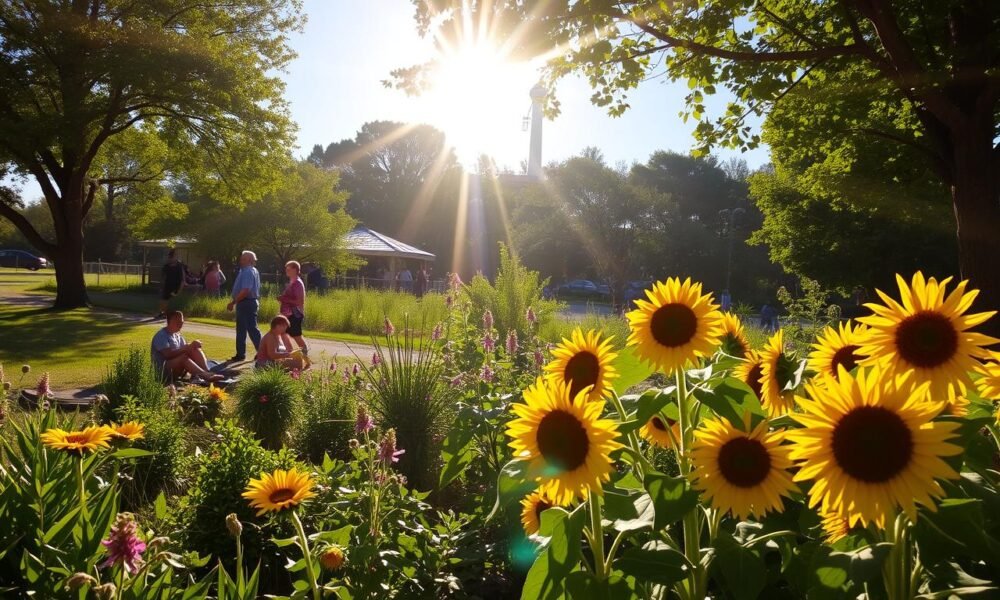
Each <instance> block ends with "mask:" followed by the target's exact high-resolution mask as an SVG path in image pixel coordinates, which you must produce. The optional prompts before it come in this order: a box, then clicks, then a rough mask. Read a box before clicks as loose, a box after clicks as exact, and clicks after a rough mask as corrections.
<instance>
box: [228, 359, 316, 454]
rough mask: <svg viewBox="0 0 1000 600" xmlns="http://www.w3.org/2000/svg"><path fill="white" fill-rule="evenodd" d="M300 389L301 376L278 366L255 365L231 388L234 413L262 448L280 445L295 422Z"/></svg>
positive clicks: (301, 387)
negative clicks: (234, 398) (257, 367)
mask: <svg viewBox="0 0 1000 600" xmlns="http://www.w3.org/2000/svg"><path fill="white" fill-rule="evenodd" d="M302 392H303V386H302V382H301V380H300V379H296V378H294V377H292V376H291V374H289V373H287V372H285V371H284V370H283V369H282V368H281V367H276V366H274V367H267V368H264V369H255V370H254V371H251V372H248V373H247V374H246V375H244V376H243V378H242V379H240V382H239V383H238V384H237V385H236V389H235V391H234V392H233V393H234V395H235V396H236V399H237V400H236V417H237V419H238V420H239V423H240V425H242V426H243V427H246V428H247V429H248V430H249V431H252V432H253V433H254V435H256V436H257V438H258V439H259V440H260V441H261V444H262V445H263V446H264V447H265V448H271V449H277V448H281V447H282V446H283V445H284V444H285V442H286V441H288V436H289V433H290V432H291V430H292V427H293V426H294V425H295V420H296V418H297V415H298V409H299V406H300V403H301V400H302Z"/></svg>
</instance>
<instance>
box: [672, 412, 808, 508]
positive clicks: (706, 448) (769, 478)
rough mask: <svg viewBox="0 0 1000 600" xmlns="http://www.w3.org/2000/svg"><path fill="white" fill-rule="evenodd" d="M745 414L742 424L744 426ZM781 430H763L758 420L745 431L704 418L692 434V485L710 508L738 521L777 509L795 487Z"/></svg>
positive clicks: (724, 422) (763, 423)
mask: <svg viewBox="0 0 1000 600" xmlns="http://www.w3.org/2000/svg"><path fill="white" fill-rule="evenodd" d="M749 425H750V423H749V415H748V417H747V422H746V423H745V425H744V426H745V427H746V428H747V429H750V427H749ZM783 439H784V433H783V432H780V431H771V432H769V431H768V430H767V421H766V420H764V421H761V422H760V423H759V424H758V425H757V427H755V428H753V430H752V431H750V432H749V433H747V432H745V431H743V430H740V429H738V428H736V427H734V426H733V424H732V423H730V422H729V420H728V419H726V418H724V417H719V418H717V419H711V420H708V421H705V422H704V423H703V424H702V425H701V426H700V427H699V428H698V429H697V430H695V432H694V443H693V444H692V445H691V463H692V466H693V467H694V468H693V470H692V472H691V475H692V477H693V478H694V479H695V481H694V488H695V489H697V490H699V491H701V492H702V493H703V494H704V496H705V499H706V500H709V501H710V502H711V504H712V507H714V508H716V509H718V510H720V511H723V512H726V511H728V512H730V513H732V514H733V515H735V516H737V517H739V518H740V519H746V518H747V517H748V516H750V515H751V514H753V515H757V516H763V515H764V513H766V512H767V511H768V510H779V511H780V510H781V508H782V503H781V497H782V496H788V495H789V494H790V493H791V492H793V491H795V489H796V487H795V484H794V483H792V475H791V473H789V472H788V468H789V467H791V466H792V461H791V458H789V448H788V447H787V446H782V445H781V442H782V440H783Z"/></svg>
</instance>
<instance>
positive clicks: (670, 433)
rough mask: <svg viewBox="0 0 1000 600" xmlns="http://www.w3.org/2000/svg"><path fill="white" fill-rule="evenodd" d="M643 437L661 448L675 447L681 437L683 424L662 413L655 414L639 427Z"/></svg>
mask: <svg viewBox="0 0 1000 600" xmlns="http://www.w3.org/2000/svg"><path fill="white" fill-rule="evenodd" d="M639 433H640V434H641V435H642V437H644V438H646V439H647V440H649V441H650V442H651V443H653V444H656V445H657V446H659V447H661V448H673V447H674V444H675V443H676V442H677V441H680V439H681V426H680V423H678V422H677V421H675V420H673V419H671V418H669V417H667V416H664V415H662V414H658V415H653V416H652V417H650V418H649V421H646V424H645V425H643V426H642V427H641V428H640V429H639Z"/></svg>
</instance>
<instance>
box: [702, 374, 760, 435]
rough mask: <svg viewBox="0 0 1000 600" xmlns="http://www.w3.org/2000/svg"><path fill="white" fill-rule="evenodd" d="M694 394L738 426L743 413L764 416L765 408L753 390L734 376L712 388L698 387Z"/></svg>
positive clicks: (741, 421) (716, 412) (741, 420)
mask: <svg viewBox="0 0 1000 600" xmlns="http://www.w3.org/2000/svg"><path fill="white" fill-rule="evenodd" d="M694 395H695V397H696V398H698V400H700V401H701V402H702V403H703V404H705V405H706V406H708V407H709V408H711V409H712V411H713V412H715V414H717V415H719V416H720V417H725V418H726V419H729V422H730V423H732V424H733V425H736V426H737V427H740V426H742V423H743V415H744V414H745V413H747V412H749V413H750V414H751V415H753V416H755V417H757V418H761V419H762V418H764V410H763V408H761V406H760V401H759V400H757V396H756V395H755V394H754V393H753V390H751V389H750V388H749V387H748V386H747V384H745V383H743V382H742V381H740V380H739V379H736V378H734V377H727V378H726V379H724V380H723V381H721V382H720V383H719V384H718V385H716V386H715V387H714V388H713V389H711V390H708V389H705V388H703V387H697V388H695V390H694Z"/></svg>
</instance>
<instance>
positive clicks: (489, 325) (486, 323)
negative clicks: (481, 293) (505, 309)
mask: <svg viewBox="0 0 1000 600" xmlns="http://www.w3.org/2000/svg"><path fill="white" fill-rule="evenodd" d="M483 329H485V330H486V331H489V330H490V329H493V313H492V312H491V311H490V309H488V308H487V309H486V312H484V313H483Z"/></svg>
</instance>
